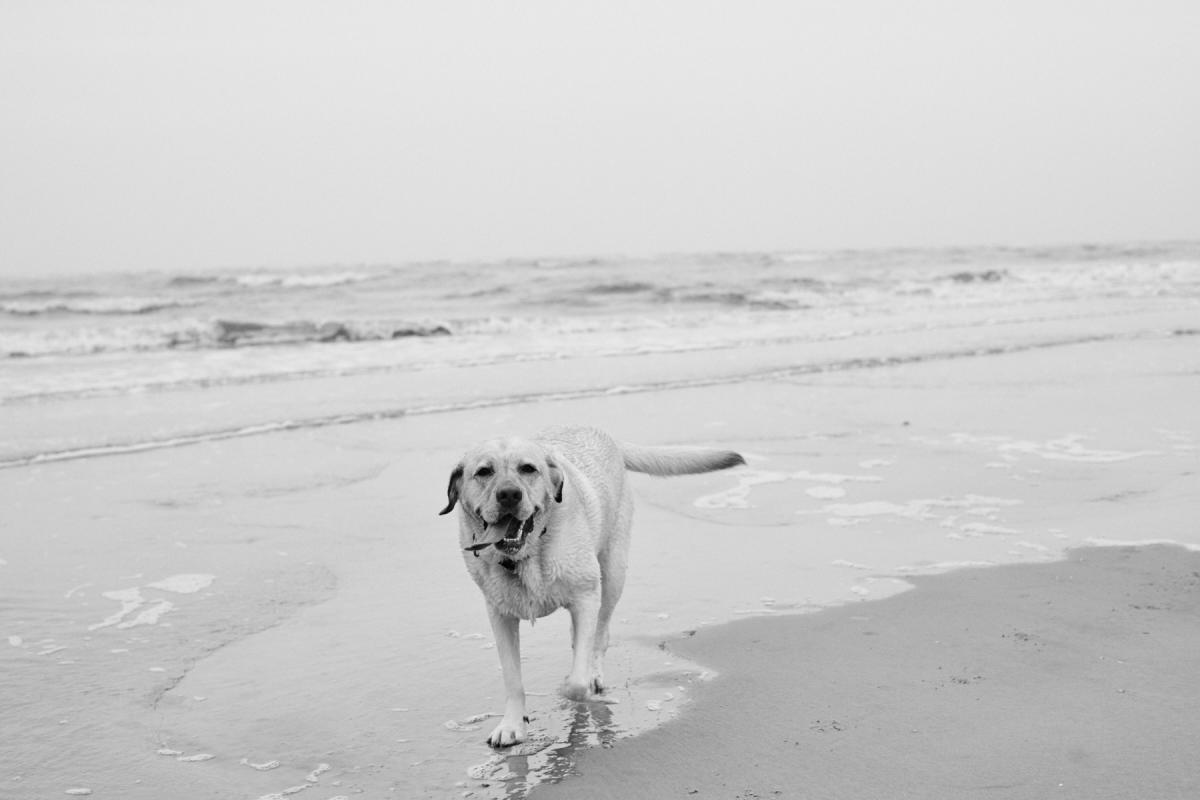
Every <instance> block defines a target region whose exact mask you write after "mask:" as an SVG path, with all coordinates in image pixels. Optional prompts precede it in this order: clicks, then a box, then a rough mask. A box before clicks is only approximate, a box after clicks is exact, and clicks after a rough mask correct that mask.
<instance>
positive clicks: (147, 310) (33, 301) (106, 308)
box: [0, 292, 198, 317]
mask: <svg viewBox="0 0 1200 800" xmlns="http://www.w3.org/2000/svg"><path fill="white" fill-rule="evenodd" d="M195 305H198V301H194V300H183V299H174V298H168V297H98V296H95V295H82V296H80V295H76V296H70V295H58V294H48V293H40V292H30V293H28V294H26V295H24V296H18V297H15V298H12V299H5V300H0V313H4V314H11V315H12V316H17V317H37V316H43V315H50V314H84V315H97V316H121V315H138V314H153V313H154V312H156V311H162V310H164V309H168V308H190V307H192V306H195Z"/></svg>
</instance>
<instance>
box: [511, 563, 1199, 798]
mask: <svg viewBox="0 0 1200 800" xmlns="http://www.w3.org/2000/svg"><path fill="white" fill-rule="evenodd" d="M916 585H917V586H916V589H915V591H911V592H907V593H905V594H902V595H898V596H895V597H892V598H889V599H886V600H882V601H879V602H874V603H866V604H861V605H854V606H844V607H841V608H838V609H833V610H827V611H822V612H820V613H816V614H811V615H803V616H793V617H774V618H768V619H753V620H745V621H741V622H737V623H733V624H731V625H728V626H723V627H717V628H712V629H702V630H700V631H698V632H696V633H695V635H694V636H690V637H688V636H686V635H685V636H683V637H681V638H675V639H671V640H668V641H665V642H664V647H666V648H667V649H668V650H669V651H671V652H674V653H678V654H680V655H682V656H684V657H687V658H689V659H694V660H696V661H698V662H700V663H704V664H708V665H710V666H712V667H713V668H714V669H716V670H718V671H719V672H720V677H719V678H717V679H716V680H714V681H713V682H712V683H711V685H709V686H708V687H706V688H704V689H702V690H701V691H700V694H699V697H698V699H696V700H695V702H694V704H693V706H692V707H691V708H690V709H689V710H688V712H687V713H686V714H684V715H681V716H680V717H678V718H677V719H675V720H674V721H672V722H670V723H668V724H666V725H664V726H663V727H661V728H658V729H656V730H654V731H651V732H649V733H647V734H644V735H643V736H640V737H638V738H636V739H630V740H624V741H617V742H616V743H614V744H613V745H612V746H611V749H599V750H591V751H587V752H584V753H582V754H581V755H580V757H579V763H578V765H577V768H576V769H577V773H578V774H577V775H576V776H573V777H570V778H568V779H567V780H566V781H565V782H564V783H562V784H560V785H557V786H547V787H541V788H538V789H535V790H534V791H533V792H532V794H531V795H530V796H531V797H532V798H537V800H544V799H546V798H558V797H563V798H579V799H580V800H584V799H585V798H633V797H646V798H651V797H654V798H659V797H661V798H672V797H680V798H685V797H696V798H705V797H710V798H711V797H719V798H735V797H736V798H770V797H781V798H801V797H812V798H965V797H980V798H982V797H988V798H993V797H1003V798H1047V797H1064V798H1067V797H1070V798H1133V797H1146V798H1150V797H1154V798H1185V797H1195V796H1197V794H1198V793H1200V771H1198V770H1197V768H1196V760H1195V756H1196V753H1197V752H1200V724H1198V723H1197V721H1196V712H1197V697H1198V695H1200V692H1198V690H1197V686H1196V678H1197V675H1200V627H1197V625H1196V620H1197V619H1198V614H1200V553H1197V552H1189V551H1185V550H1183V549H1182V548H1176V547H1167V546H1160V547H1149V548H1104V549H1098V548H1089V549H1081V550H1076V551H1072V553H1071V554H1070V556H1069V558H1068V559H1067V560H1066V561H1062V562H1057V563H1051V564H1044V565H1037V566H1032V565H1024V566H1006V567H998V568H993V569H971V570H962V571H958V572H953V573H949V574H944V575H939V576H936V577H926V578H919V579H917V580H916Z"/></svg>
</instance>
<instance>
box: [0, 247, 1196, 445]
mask: <svg viewBox="0 0 1200 800" xmlns="http://www.w3.org/2000/svg"><path fill="white" fill-rule="evenodd" d="M1198 293H1200V244H1196V243H1177V244H1147V245H1123V246H1113V245H1103V246H1101V245H1095V246H1074V247H1054V248H1025V249H1022V248H965V249H942V250H919V249H905V250H878V251H836V252H794V253H750V254H739V253H712V254H701V255H676V256H663V257H656V258H594V259H578V260H549V259H547V260H524V261H521V260H513V261H503V262H491V263H483V262H481V263H448V262H446V263H424V264H403V265H397V266H378V265H375V266H371V265H361V266H334V267H324V268H310V269H303V270H276V271H272V270H257V269H250V270H230V271H215V272H195V273H187V272H183V273H177V274H173V273H167V272H150V273H139V274H104V275H92V276H84V277H76V278H60V277H55V278H28V279H14V278H5V279H0V377H2V378H3V380H2V381H0V407H3V408H6V409H18V408H31V407H32V408H36V409H38V410H39V411H44V410H45V409H47V408H49V407H53V405H54V404H56V403H62V402H74V401H79V400H81V399H84V398H95V397H121V396H131V395H145V394H147V393H154V394H156V395H159V396H160V397H161V400H162V405H163V406H164V409H163V412H162V415H161V419H160V424H159V425H158V426H156V428H155V435H154V436H150V435H148V432H147V431H146V430H145V429H144V427H140V426H135V428H134V429H131V430H127V431H126V430H122V431H120V432H114V431H108V432H104V431H93V432H91V433H90V434H83V433H81V434H79V435H75V436H71V435H65V432H64V431H61V430H59V431H57V432H55V433H54V434H52V435H50V436H47V437H38V436H36V435H33V436H18V437H11V436H10V437H6V438H7V439H8V441H7V442H3V443H0V467H2V466H6V465H19V464H25V463H31V462H35V461H41V460H45V459H63V458H73V457H78V456H82V455H87V454H91V453H96V452H111V451H114V450H120V449H122V448H131V447H132V448H150V447H155V446H157V445H164V446H166V445H170V444H172V443H175V442H176V440H177V439H180V438H182V439H185V440H186V441H194V440H196V439H197V438H200V439H202V438H204V437H221V436H230V435H239V434H241V433H257V432H261V431H264V430H270V429H290V428H294V427H297V426H301V427H302V426H305V425H321V424H329V423H331V422H336V421H339V420H349V419H354V418H356V417H358V416H362V415H367V416H371V415H380V414H392V415H400V414H404V413H414V412H421V411H428V410H430V409H437V410H444V409H451V408H455V407H459V406H461V405H464V404H466V405H469V404H472V403H476V402H478V398H476V397H475V393H474V391H473V388H472V387H473V383H472V381H471V380H469V379H464V380H463V381H462V384H461V386H462V389H463V390H462V391H457V390H455V389H454V388H453V387H448V389H447V391H446V392H445V393H444V394H439V396H438V397H437V398H436V399H435V400H434V401H433V402H428V403H424V404H421V400H422V399H425V400H428V399H429V398H405V397H397V398H395V399H396V403H395V404H394V405H390V406H388V407H379V406H377V405H376V406H372V407H371V408H369V409H364V408H363V407H362V406H361V404H359V403H356V402H354V401H353V399H351V398H347V399H346V400H347V402H345V403H344V404H329V403H319V402H318V403H313V404H311V406H312V407H309V408H305V409H296V410H297V411H300V412H301V415H300V416H293V415H290V414H289V415H288V416H286V417H284V418H276V417H272V416H271V415H269V414H268V415H262V414H250V415H249V416H247V415H246V414H245V413H242V414H234V415H233V416H225V415H220V414H218V415H214V416H213V417H212V418H211V419H209V420H206V421H205V422H204V424H202V425H198V424H196V421H195V420H190V421H185V420H172V419H171V415H170V408H169V407H170V401H169V398H170V396H171V393H172V392H179V391H191V390H205V389H219V388H222V387H233V386H238V385H248V384H257V383H264V382H280V383H286V382H288V381H297V380H303V379H311V378H339V377H350V376H364V375H370V374H391V375H393V376H394V375H397V374H404V373H411V374H412V375H413V376H414V380H419V379H417V378H416V376H418V375H419V374H420V373H421V372H422V371H423V370H428V369H429V368H431V367H455V368H463V369H464V370H467V369H471V368H478V367H488V366H503V365H504V364H511V363H517V362H528V361H533V360H560V361H565V362H572V361H578V360H580V359H586V358H593V357H598V358H605V357H617V356H637V355H645V354H653V353H673V352H674V353H678V352H689V351H692V352H704V351H725V350H730V349H747V350H752V349H753V348H756V347H763V346H768V345H771V344H778V343H781V342H794V341H802V340H811V341H814V342H819V341H822V340H829V339H838V338H850V337H854V336H862V335H873V334H882V333H888V332H900V331H903V330H910V329H913V328H914V327H916V328H919V327H922V326H925V325H936V324H939V321H942V322H944V323H945V324H949V325H953V326H961V325H964V324H965V325H983V324H992V323H995V322H997V321H998V320H1000V319H1002V318H1009V317H1012V316H1013V315H1018V316H1020V318H1022V319H1024V318H1031V317H1033V316H1036V315H1037V313H1038V311H1039V309H1043V310H1044V311H1045V312H1046V314H1047V315H1049V316H1053V315H1055V314H1057V313H1059V312H1058V311H1057V310H1051V308H1052V307H1056V306H1061V305H1063V304H1068V305H1069V304H1072V303H1076V304H1084V303H1087V302H1089V301H1092V300H1123V299H1134V300H1136V299H1150V298H1157V299H1163V298H1180V299H1184V298H1194V297H1195V296H1196V295H1197V294H1198ZM960 317H961V319H960ZM466 375H467V373H463V376H464V378H466ZM609 388H614V387H609ZM522 396H524V395H522ZM499 400H500V399H499V398H494V397H493V398H491V399H490V401H491V402H499ZM409 402H411V403H414V405H408V403H409Z"/></svg>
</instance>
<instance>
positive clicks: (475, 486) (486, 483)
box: [438, 439, 563, 548]
mask: <svg viewBox="0 0 1200 800" xmlns="http://www.w3.org/2000/svg"><path fill="white" fill-rule="evenodd" d="M562 493H563V473H562V469H561V468H560V467H559V466H558V462H557V461H556V459H555V457H554V454H553V453H551V452H550V451H549V450H547V449H546V448H545V447H543V446H542V445H540V444H538V443H536V442H530V441H526V440H524V439H496V440H493V441H488V442H483V443H482V444H479V445H477V446H475V447H474V448H472V449H471V450H469V451H468V452H467V454H466V455H464V456H463V458H462V460H461V461H460V462H458V465H457V466H456V467H455V468H454V471H453V472H451V473H450V484H449V486H447V487H446V497H447V500H448V502H447V503H446V507H445V508H443V509H442V510H441V511H440V512H438V513H440V514H449V513H450V512H451V511H453V510H454V505H455V504H456V503H461V504H462V507H463V510H464V511H465V512H466V513H467V514H468V515H470V516H472V517H474V518H475V519H477V520H479V521H480V523H481V524H482V525H483V526H484V527H485V528H487V527H491V526H496V525H499V526H507V533H506V534H505V537H504V538H505V540H516V541H514V544H515V545H516V547H517V548H519V547H520V545H521V544H524V541H525V537H526V536H528V534H529V531H530V530H532V528H533V525H534V518H535V517H536V516H537V515H538V514H543V513H545V511H546V510H547V508H549V506H550V503H552V502H553V503H561V502H562Z"/></svg>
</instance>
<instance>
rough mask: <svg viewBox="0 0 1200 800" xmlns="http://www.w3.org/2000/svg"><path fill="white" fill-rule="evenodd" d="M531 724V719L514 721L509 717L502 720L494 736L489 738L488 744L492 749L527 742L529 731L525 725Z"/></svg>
mask: <svg viewBox="0 0 1200 800" xmlns="http://www.w3.org/2000/svg"><path fill="white" fill-rule="evenodd" d="M527 722H529V718H528V717H525V718H523V719H518V720H517V721H515V722H514V721H513V720H511V719H509V718H508V717H505V718H504V719H502V720H500V724H499V725H497V726H496V729H495V730H494V731H492V735H491V736H489V737H488V738H487V743H488V744H490V745H491V746H492V747H495V748H500V747H512V746H513V745H514V744H520V743H521V742H523V741H525V736H526V735H527V733H528V731H527V729H526V727H525V723H527Z"/></svg>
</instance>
